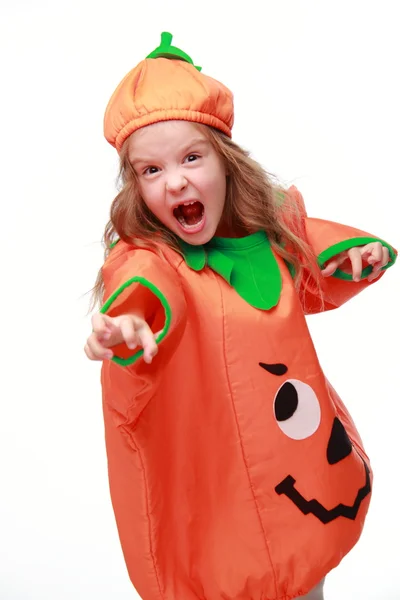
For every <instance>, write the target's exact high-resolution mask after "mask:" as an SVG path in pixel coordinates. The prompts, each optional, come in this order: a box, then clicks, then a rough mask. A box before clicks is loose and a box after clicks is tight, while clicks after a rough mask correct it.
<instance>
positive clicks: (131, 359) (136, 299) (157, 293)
mask: <svg viewBox="0 0 400 600" xmlns="http://www.w3.org/2000/svg"><path fill="white" fill-rule="evenodd" d="M103 280H104V286H105V294H104V298H105V303H104V305H103V306H102V308H101V309H100V312H102V313H105V314H107V315H109V316H111V317H116V316H119V315H122V314H125V313H128V312H132V311H135V312H136V313H138V314H141V315H143V318H144V319H145V320H146V321H147V323H148V324H149V325H150V327H151V329H152V331H153V332H154V333H157V332H159V333H158V335H157V339H156V341H157V343H158V344H159V347H161V346H166V350H167V351H168V353H171V352H173V350H174V347H175V346H176V344H177V343H178V342H179V339H180V334H181V333H182V331H183V327H184V322H185V320H186V302H185V298H184V295H183V291H182V287H181V284H180V280H179V276H178V274H177V273H176V271H175V269H174V268H173V267H172V266H171V265H170V264H169V263H168V262H167V261H166V260H165V259H163V258H162V257H161V256H159V255H158V254H156V253H155V252H153V251H152V250H147V249H140V248H134V247H132V246H128V245H127V244H124V243H123V242H119V244H118V245H117V247H115V249H113V250H112V252H111V254H110V256H109V259H108V260H107V261H106V263H105V265H104V267H103ZM113 351H114V358H113V359H112V360H113V362H114V363H117V364H118V365H120V366H124V367H129V366H131V365H134V363H136V361H138V359H139V358H141V357H142V356H143V349H139V350H137V351H132V350H131V349H129V348H128V347H127V345H126V344H125V343H123V344H119V345H118V346H114V347H113ZM163 354H165V352H163Z"/></svg>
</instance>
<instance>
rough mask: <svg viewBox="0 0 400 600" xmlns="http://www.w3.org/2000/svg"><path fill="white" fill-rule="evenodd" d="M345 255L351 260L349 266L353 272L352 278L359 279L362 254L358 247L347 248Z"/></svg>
mask: <svg viewBox="0 0 400 600" xmlns="http://www.w3.org/2000/svg"><path fill="white" fill-rule="evenodd" d="M347 255H348V257H349V259H350V262H351V268H352V273H353V280H354V281H360V279H361V271H362V256H361V252H360V249H359V248H351V249H350V250H348V252H347Z"/></svg>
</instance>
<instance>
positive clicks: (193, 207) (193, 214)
mask: <svg viewBox="0 0 400 600" xmlns="http://www.w3.org/2000/svg"><path fill="white" fill-rule="evenodd" d="M172 212H173V214H174V217H175V219H176V220H177V221H179V223H180V224H181V225H182V227H194V226H196V225H198V224H199V223H200V222H201V220H202V219H203V217H204V204H202V202H199V201H198V200H190V201H188V202H182V203H181V204H178V206H175V208H174V209H173V211H172Z"/></svg>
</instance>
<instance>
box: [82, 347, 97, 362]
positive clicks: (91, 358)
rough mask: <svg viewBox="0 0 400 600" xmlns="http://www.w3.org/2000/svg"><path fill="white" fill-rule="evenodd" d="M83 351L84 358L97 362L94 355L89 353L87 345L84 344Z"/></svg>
mask: <svg viewBox="0 0 400 600" xmlns="http://www.w3.org/2000/svg"><path fill="white" fill-rule="evenodd" d="M84 351H85V354H86V356H87V357H88V358H89V359H90V360H98V359H97V358H96V357H95V355H94V354H93V352H92V351H91V349H90V348H89V346H88V344H85V347H84Z"/></svg>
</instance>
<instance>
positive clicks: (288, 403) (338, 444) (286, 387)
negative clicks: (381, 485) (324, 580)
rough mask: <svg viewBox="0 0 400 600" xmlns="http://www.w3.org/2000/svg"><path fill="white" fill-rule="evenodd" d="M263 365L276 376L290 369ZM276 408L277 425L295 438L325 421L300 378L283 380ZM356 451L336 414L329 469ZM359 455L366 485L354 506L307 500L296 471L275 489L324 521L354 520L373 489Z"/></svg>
mask: <svg viewBox="0 0 400 600" xmlns="http://www.w3.org/2000/svg"><path fill="white" fill-rule="evenodd" d="M259 365H260V367H262V368H263V369H265V370H266V371H268V373H271V374H272V375H275V376H283V375H285V374H286V373H287V371H288V368H287V367H286V365H283V364H273V365H268V364H265V363H259ZM273 410H274V417H275V420H276V423H277V426H278V427H279V428H280V430H281V431H282V433H283V434H284V435H285V436H287V437H289V438H291V439H292V440H297V441H301V440H306V439H307V438H309V437H310V436H312V435H313V434H314V433H315V432H316V431H317V430H318V428H319V426H320V423H321V406H320V402H319V400H318V397H317V395H316V393H315V392H314V390H313V389H312V387H311V386H309V385H308V384H306V383H304V382H302V381H300V380H298V379H286V380H285V381H284V382H283V383H282V385H281V386H280V387H279V389H278V391H277V393H276V395H275V399H274V402H273ZM352 452H357V450H356V449H355V448H354V447H353V444H352V443H351V440H350V438H349V436H348V434H347V432H346V430H345V428H344V426H343V424H342V423H341V421H340V420H339V418H338V417H337V416H335V417H334V418H333V422H332V426H331V430H330V436H329V439H327V443H326V460H327V468H329V465H335V464H337V463H339V462H340V461H342V460H344V459H345V458H346V457H347V456H349V455H350V454H351V453H352ZM358 455H359V456H360V458H361V460H362V462H363V465H364V469H365V485H364V486H363V487H361V488H359V489H358V490H357V489H355V490H354V502H353V504H352V505H346V504H342V503H340V504H338V505H337V506H335V507H333V508H331V509H327V508H326V507H325V506H323V505H322V504H321V503H320V502H319V501H318V499H316V498H313V499H311V500H307V499H306V498H305V497H304V496H303V495H302V494H301V493H300V492H299V491H298V490H297V489H296V487H295V484H296V480H295V478H294V477H293V475H292V474H289V475H288V476H287V477H285V478H284V479H283V480H282V481H280V482H279V483H277V485H276V487H275V491H276V493H277V494H278V495H285V496H287V498H289V499H290V500H291V501H292V502H293V504H294V505H295V506H297V508H298V509H300V510H301V512H302V513H303V514H304V515H308V514H313V515H314V516H315V517H317V519H319V520H320V521H321V522H322V523H329V522H331V521H333V520H334V519H337V518H338V517H345V518H347V519H352V520H354V519H355V518H356V517H357V513H358V511H359V508H360V506H361V503H362V501H363V500H364V498H365V497H366V496H367V495H368V494H369V493H370V492H371V479H370V471H369V468H368V466H367V464H366V462H365V460H364V459H363V457H362V456H361V455H360V454H359V453H358ZM300 484H301V482H300Z"/></svg>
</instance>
